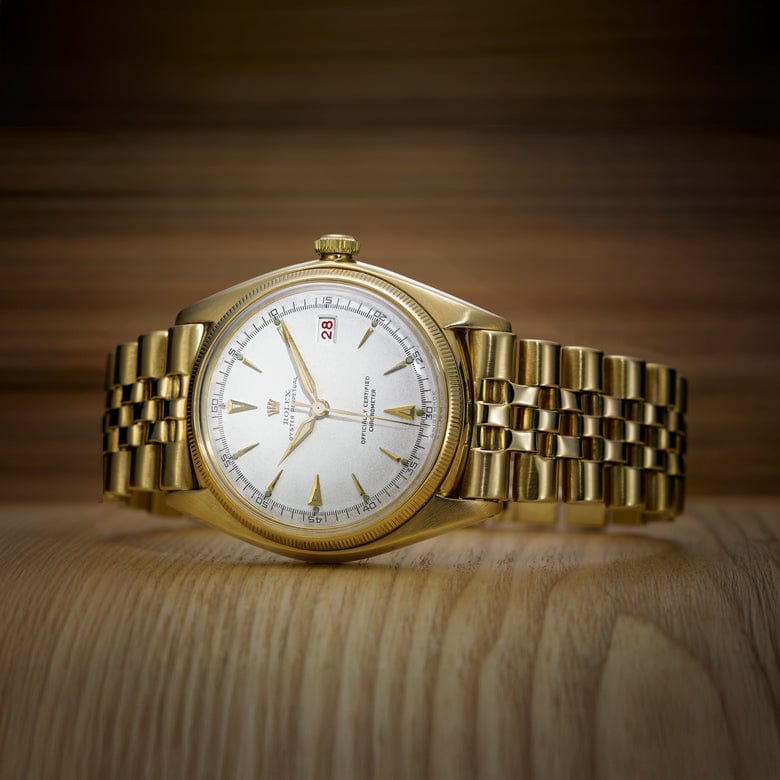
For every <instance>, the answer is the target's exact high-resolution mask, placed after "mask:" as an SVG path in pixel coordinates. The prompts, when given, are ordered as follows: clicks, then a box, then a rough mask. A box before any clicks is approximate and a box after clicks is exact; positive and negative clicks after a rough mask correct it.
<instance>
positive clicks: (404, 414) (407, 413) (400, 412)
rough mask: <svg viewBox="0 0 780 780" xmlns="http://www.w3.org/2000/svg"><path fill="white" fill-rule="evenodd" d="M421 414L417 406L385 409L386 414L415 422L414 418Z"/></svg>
mask: <svg viewBox="0 0 780 780" xmlns="http://www.w3.org/2000/svg"><path fill="white" fill-rule="evenodd" d="M420 413H421V412H420V410H419V409H418V408H417V407H416V406H394V407H393V408H392V409H385V414H392V415H393V416H394V417H400V418H401V419H403V420H414V416H415V415H416V414H417V415H419V414H420Z"/></svg>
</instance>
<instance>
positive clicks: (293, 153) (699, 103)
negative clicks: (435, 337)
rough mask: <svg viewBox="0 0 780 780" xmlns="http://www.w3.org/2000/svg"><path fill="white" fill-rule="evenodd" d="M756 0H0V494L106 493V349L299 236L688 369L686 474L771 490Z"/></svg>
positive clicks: (769, 137) (773, 323)
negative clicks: (351, 246)
mask: <svg viewBox="0 0 780 780" xmlns="http://www.w3.org/2000/svg"><path fill="white" fill-rule="evenodd" d="M765 13H768V11H764V10H762V8H761V7H760V6H758V5H757V4H756V5H752V4H750V3H748V4H739V5H737V4H734V3H722V4H719V3H706V4H705V3H691V2H688V3H682V4H681V3H653V4H647V5H645V6H644V7H640V6H638V5H636V4H623V3H618V2H616V1H615V0H613V1H612V2H607V3H604V4H600V5H598V7H596V6H594V5H593V4H577V3H574V2H570V1H567V2H563V3H556V4H549V3H546V4H545V3H520V4H514V3H508V2H507V3H495V2H489V3H482V4H476V5H474V4H470V3H465V2H462V3H452V2H447V3H444V2H426V3H410V2H395V3H386V2H380V3H371V4H358V3H354V2H349V3H346V2H337V3H327V4H322V3H317V2H308V3H307V2H303V3H287V4H285V5H284V6H283V7H281V6H279V7H277V8H273V7H269V6H266V5H257V4H254V3H249V2H239V0H228V2H222V3H217V2H216V0H209V1H208V2H206V1H205V0H204V1H202V2H184V0H166V1H165V2H162V3H159V2H158V3H152V2H151V0H141V2H138V3H134V4H133V5H132V6H128V7H120V6H114V5H111V4H102V5H98V4H92V3H87V2H85V0H77V1H76V2H73V3H69V4H67V5H66V4H64V3H60V4H57V3H54V2H38V3H17V4H14V3H4V4H3V5H2V7H0V121H1V122H2V130H0V262H2V276H3V284H2V287H1V288H0V303H1V304H2V305H1V306H0V327H2V333H3V339H2V342H1V343H0V372H2V373H1V376H2V380H1V382H2V385H1V387H0V394H1V395H2V412H1V413H0V414H1V415H2V420H1V421H0V422H2V431H3V433H2V436H3V440H2V447H0V496H2V497H3V498H5V499H20V500H25V499H31V498H33V499H36V500H41V499H68V500H71V499H74V500H75V499H78V500H82V499H87V500H91V499H93V498H94V497H96V496H97V495H98V483H99V473H100V469H99V453H98V446H99V418H100V408H101V403H102V393H101V390H100V383H101V379H102V366H103V355H104V353H105V352H106V351H107V350H108V349H109V348H110V347H111V346H112V345H113V344H114V343H116V342H118V341H121V340H125V339H128V338H133V337H135V336H136V335H137V334H138V333H139V332H142V331H143V330H147V329H154V328H159V327H164V326H167V325H168V324H169V323H170V322H172V320H173V318H174V317H175V314H176V312H177V311H178V310H179V309H180V308H181V307H183V306H184V305H186V304H187V303H189V302H191V301H193V300H195V299H197V298H200V297H203V296H205V295H207V294H209V293H211V292H213V291H215V290H218V289H221V288H223V287H225V286H227V285H229V284H232V283H235V282H237V281H239V280H241V279H244V278H247V277H249V276H251V275H255V274H258V273H262V272H264V271H267V270H270V269H272V268H276V267H279V266H281V265H285V264H287V263H290V262H294V261H299V260H302V259H305V258H307V257H310V256H311V241H312V240H313V239H314V238H315V237H316V236H317V235H319V234H320V233H321V232H324V231H345V232H353V233H355V234H357V235H358V236H359V237H360V238H361V240H362V242H363V245H364V252H363V255H362V257H363V258H365V259H366V260H367V261H375V262H377V263H379V264H386V265H387V266H389V267H391V268H394V269H395V270H397V271H400V272H402V273H407V274H411V275H414V276H415V277H417V278H420V279H422V280H424V281H426V282H429V283H430V284H433V285H435V286H439V287H442V288H444V289H447V290H449V291H451V292H453V293H455V294H456V295H460V296H463V297H466V298H468V299H470V300H472V301H474V302H476V303H478V304H481V305H483V306H485V307H487V308H491V309H493V310H495V311H497V312H500V313H502V314H505V315H506V316H508V317H509V318H510V319H511V320H512V321H513V322H514V324H515V326H516V328H517V330H518V332H519V333H521V334H523V335H526V336H531V337H543V338H551V339H556V340H560V341H562V342H565V343H584V344H592V345H594V346H599V347H602V348H604V349H606V350H609V351H614V352H629V353H634V354H637V355H639V356H642V357H648V358H651V359H654V360H660V361H667V362H669V363H670V364H672V365H674V366H675V367H678V368H679V369H681V370H683V371H684V372H685V373H686V374H687V375H688V376H689V378H690V380H691V414H690V429H691V433H690V462H689V465H690V474H691V478H690V487H691V490H692V491H693V492H698V493H748V492H750V493H761V492H764V493H765V492H771V491H775V490H776V489H777V485H778V484H779V483H780V459H778V457H777V453H776V449H777V445H776V442H777V441H778V438H779V437H780V418H779V416H778V414H777V412H776V406H777V404H776V401H775V398H776V396H777V395H778V392H780V371H778V366H777V354H778V347H779V346H780V338H779V336H778V333H779V331H780V328H778V304H780V300H779V296H778V281H780V271H779V270H778V254H779V250H780V219H779V217H780V188H778V182H779V181H780V154H779V152H780V144H779V143H778V129H779V128H780V100H778V98H780V95H779V94H778V92H780V89H779V88H778V84H780V72H779V71H780V69H779V68H778V54H777V51H776V46H775V41H774V38H773V30H774V28H773V27H772V26H771V25H770V24H769V20H768V19H767V18H764V16H763V14H765Z"/></svg>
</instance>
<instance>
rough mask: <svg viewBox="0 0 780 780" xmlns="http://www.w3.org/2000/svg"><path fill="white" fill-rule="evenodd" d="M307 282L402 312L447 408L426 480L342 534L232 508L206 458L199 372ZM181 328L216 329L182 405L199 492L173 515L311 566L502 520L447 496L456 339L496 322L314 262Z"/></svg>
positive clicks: (187, 495) (454, 453)
mask: <svg viewBox="0 0 780 780" xmlns="http://www.w3.org/2000/svg"><path fill="white" fill-rule="evenodd" d="M311 282H314V283H317V282H320V283H322V282H331V283H332V282H336V283H338V282H341V283H348V284H350V285H354V286H357V287H360V288H364V289H366V290H368V291H370V292H372V293H373V294H374V295H379V296H380V297H382V298H385V299H387V300H389V301H391V302H392V303H393V304H394V305H395V306H397V307H398V308H399V309H401V310H402V311H403V312H404V314H405V315H406V316H407V317H409V318H410V319H411V320H412V321H413V322H414V324H415V325H416V326H417V328H418V329H419V330H420V331H421V333H422V334H423V335H424V337H425V338H426V339H427V340H428V341H429V344H430V346H431V348H432V349H431V352H432V354H433V355H434V356H435V359H436V366H435V370H436V371H437V372H438V375H439V377H440V385H441V387H442V391H443V397H442V399H441V400H442V404H443V405H444V408H445V419H444V420H443V425H444V426H445V429H444V435H443V437H442V439H441V443H440V446H439V450H438V452H437V453H436V454H435V456H434V458H433V460H432V461H431V462H430V466H429V470H428V473H427V474H426V475H425V477H424V478H423V479H422V481H421V482H420V483H418V485H417V487H416V488H415V489H414V491H413V492H412V494H411V495H409V496H407V497H406V499H405V500H404V501H403V503H402V504H401V505H398V506H395V507H394V508H390V509H389V511H388V512H387V513H384V514H381V515H378V516H376V515H375V516H373V517H371V518H368V519H367V521H365V522H360V521H357V522H356V523H355V524H350V525H349V526H347V527H346V528H339V529H331V530H324V529H323V530H320V529H317V530H316V531H312V530H310V529H296V528H294V527H291V526H288V525H286V524H284V523H280V522H279V521H277V520H275V519H274V518H272V517H270V516H268V515H264V513H262V511H260V510H256V511H253V512H251V513H250V512H249V511H247V510H245V509H244V508H243V507H242V506H240V505H238V504H237V503H236V501H235V500H234V499H233V498H232V497H231V495H230V492H229V491H228V490H227V489H225V487H224V486H223V484H222V482H221V480H220V479H219V477H218V476H217V471H216V469H217V467H216V466H212V465H211V461H212V460H213V456H212V454H211V451H210V448H209V444H208V441H207V438H206V437H205V436H204V432H203V430H202V427H201V414H200V406H199V404H200V399H201V395H202V394H201V389H202V388H203V386H204V384H205V383H207V381H208V373H207V371H206V370H204V367H205V366H208V365H209V357H210V356H211V353H212V351H213V350H214V349H215V348H216V346H215V345H217V344H218V342H219V337H220V335H221V334H222V333H223V332H225V330H229V329H230V328H231V326H232V324H233V323H234V322H235V321H236V320H237V319H238V318H240V317H241V316H242V314H243V313H244V312H245V311H246V309H247V308H248V307H250V306H252V305H253V304H254V303H255V302H256V301H258V300H260V299H261V298H265V297H266V296H269V295H272V294H273V295H275V294H276V293H278V292H281V291H283V290H284V289H285V288H287V287H290V286H292V285H297V284H301V283H311ZM187 322H201V323H203V322H209V323H213V324H212V325H211V327H210V328H209V330H208V333H207V336H206V338H205V340H204V343H203V345H202V347H201V349H200V352H199V354H198V357H197V359H196V361H195V365H194V368H193V375H192V381H191V382H190V393H189V398H188V420H189V423H190V425H189V445H190V451H191V454H192V460H193V464H194V466H195V471H196V474H197V478H198V481H199V485H200V489H199V490H194V491H184V492H181V493H172V494H170V495H169V496H168V502H169V504H170V505H171V506H173V507H174V508H176V509H179V510H180V511H183V512H186V513H187V514H189V515H191V516H194V517H197V518H198V519H200V520H202V521H203V522H206V523H207V524H210V525H212V526H215V527H217V528H219V529H220V530H223V531H227V532H228V533H231V534H233V535H234V536H237V537H239V538H241V539H243V540H244V541H248V542H251V543H253V544H256V545H259V546H261V547H264V548H266V549H270V550H272V551H274V552H278V553H282V554H284V555H287V556H292V557H297V558H301V559H304V560H310V561H317V560H319V561H336V560H342V561H343V560H351V559H358V558H365V557H367V556H369V555H375V554H378V553H381V552H385V551H386V550H390V549H393V548H395V547H399V546H402V545H406V544H410V543H412V542H414V541H419V540H420V539H422V538H426V537H428V536H433V535H436V534H438V533H442V532H444V531H447V530H449V529H451V528H453V527H458V526H462V525H467V524H469V523H473V522H476V521H478V520H480V519H483V518H486V517H489V516H491V515H493V514H495V513H497V512H498V511H500V509H501V506H502V505H501V504H500V503H497V502H489V501H473V500H469V501H462V500H459V499H456V498H449V497H448V495H449V494H450V493H452V492H453V490H454V488H455V486H456V485H457V483H458V480H459V477H460V474H461V470H462V466H463V459H464V455H465V452H466V449H467V445H468V442H469V437H470V435H471V430H470V424H469V420H468V415H467V409H468V408H469V406H470V404H471V382H470V378H469V371H468V363H467V361H466V359H465V356H464V354H463V350H462V340H461V339H460V338H459V334H462V333H463V332H464V331H467V330H469V329H472V328H488V329H492V330H506V331H509V330H511V326H510V325H509V323H508V322H507V321H506V320H504V319H503V318H500V317H497V316H496V315H493V314H491V313H490V312H486V311H484V310H482V309H479V308H476V307H473V306H471V305H470V304H468V303H466V302H464V301H461V300H459V299H457V298H454V297H452V296H449V295H447V294H446V293H442V292H440V291H438V290H434V289H433V288H430V287H428V286H426V285H424V284H421V283H418V282H415V281H413V280H410V279H407V278H405V277H403V276H400V275H398V274H394V273H392V272H390V271H387V270H385V269H382V268H377V267H374V266H369V265H366V264H363V263H360V264H356V263H354V262H348V263H347V262H339V261H329V260H320V261H314V262H310V263H303V264H301V265H297V266H292V267H288V268H285V269H282V270H280V271H277V272H274V273H271V274H266V275H264V276H261V277H257V278H255V279H251V280H249V281H247V282H244V283H243V284H240V285H237V286H235V287H232V288H229V289H228V290H224V291H222V292H220V293H217V294H215V295H213V296H211V297H209V298H206V299H204V300H203V301H200V302H198V303H196V304H193V305H192V306H190V307H188V308H187V309H185V310H184V311H182V312H181V313H180V314H179V317H178V318H177V324H183V323H187Z"/></svg>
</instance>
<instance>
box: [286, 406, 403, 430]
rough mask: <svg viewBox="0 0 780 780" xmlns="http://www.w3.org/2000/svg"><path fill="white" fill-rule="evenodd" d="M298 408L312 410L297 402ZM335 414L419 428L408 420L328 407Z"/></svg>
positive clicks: (329, 413)
mask: <svg viewBox="0 0 780 780" xmlns="http://www.w3.org/2000/svg"><path fill="white" fill-rule="evenodd" d="M295 406H296V407H300V408H302V409H311V404H304V403H302V402H301V401H296V402H295ZM331 414H335V415H336V416H344V417H357V418H359V419H366V420H367V419H368V418H369V417H370V418H371V419H372V420H374V421H375V422H389V423H394V424H395V425H412V426H414V427H415V428H416V427H418V426H417V423H413V422H407V421H406V420H394V419H391V418H390V417H377V416H376V415H375V414H373V415H371V414H363V413H362V412H350V411H347V410H346V409H334V408H333V407H330V406H329V407H328V415H331Z"/></svg>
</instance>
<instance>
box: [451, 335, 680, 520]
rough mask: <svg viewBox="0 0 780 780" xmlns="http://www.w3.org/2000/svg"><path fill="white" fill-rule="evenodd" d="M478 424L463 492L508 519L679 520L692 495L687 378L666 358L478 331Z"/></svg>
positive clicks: (474, 357) (473, 342) (474, 358)
mask: <svg viewBox="0 0 780 780" xmlns="http://www.w3.org/2000/svg"><path fill="white" fill-rule="evenodd" d="M468 351H469V354H470V360H471V365H472V376H473V380H474V398H475V403H474V426H473V437H472V443H471V448H470V452H469V455H468V459H467V462H466V468H465V473H464V477H463V480H462V484H461V490H460V495H461V497H462V498H471V499H484V500H494V501H506V502H507V507H506V509H505V510H504V513H503V515H502V519H504V520H511V521H520V522H528V523H539V524H547V525H549V524H553V523H555V522H556V521H557V519H558V516H559V513H562V515H563V518H564V520H565V521H566V522H567V523H570V524H574V525H590V526H601V525H604V524H605V523H606V522H608V521H612V522H618V523H639V522H646V521H649V520H671V519H672V518H673V517H674V516H675V515H676V514H679V513H680V512H681V511H682V508H683V501H684V493H685V463H684V455H685V411H686V399H687V385H686V381H685V379H684V378H682V377H681V376H679V375H677V374H676V372H675V371H674V370H673V369H671V368H668V367H666V366H662V365H658V364H655V363H645V362H644V361H642V360H637V359H635V358H630V357H624V356H618V355H606V356H605V355H604V354H603V353H602V352H600V351H598V350H595V349H589V348H586V347H561V346H560V345H559V344H556V343H554V342H550V341H541V340H535V339H518V338H517V336H516V335H515V334H514V333H507V332H498V331H486V330H483V331H480V330H474V331H471V332H470V333H469V335H468Z"/></svg>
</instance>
